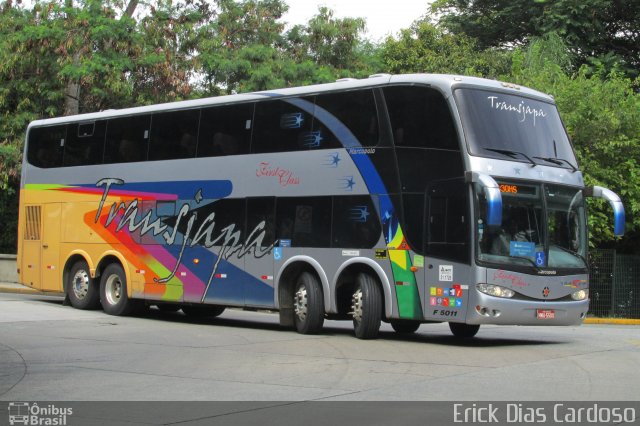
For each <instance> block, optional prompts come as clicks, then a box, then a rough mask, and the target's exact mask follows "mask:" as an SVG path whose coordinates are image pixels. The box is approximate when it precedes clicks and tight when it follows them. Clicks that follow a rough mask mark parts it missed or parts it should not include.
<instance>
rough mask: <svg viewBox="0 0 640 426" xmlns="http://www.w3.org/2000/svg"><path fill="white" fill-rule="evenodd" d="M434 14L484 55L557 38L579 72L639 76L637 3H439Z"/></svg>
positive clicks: (598, 0)
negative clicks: (586, 68) (594, 69)
mask: <svg viewBox="0 0 640 426" xmlns="http://www.w3.org/2000/svg"><path fill="white" fill-rule="evenodd" d="M432 10H433V11H434V12H436V13H437V14H439V15H440V16H441V18H440V22H441V24H442V25H444V27H445V28H447V29H448V30H450V31H451V32H453V33H454V34H465V35H467V36H470V37H473V38H474V39H476V40H477V41H478V44H479V46H480V48H482V49H485V48H489V47H505V46H507V47H513V46H523V45H526V44H528V43H529V42H530V41H531V39H532V38H533V37H540V36H543V35H544V34H547V33H549V32H555V33H557V34H558V35H559V36H560V37H561V38H562V39H563V40H564V41H565V43H566V44H567V47H568V48H569V49H570V50H571V52H572V54H573V55H574V56H575V57H576V59H577V65H578V66H580V65H583V64H588V65H596V64H597V65H607V66H610V67H612V66H617V67H618V68H619V69H621V70H623V71H624V72H625V73H626V74H627V75H628V76H631V77H635V76H638V69H639V68H640V2H638V1H637V0H616V1H612V0H536V1H531V0H438V1H436V2H435V3H434V4H433V6H432ZM611 69H612V68H607V70H611Z"/></svg>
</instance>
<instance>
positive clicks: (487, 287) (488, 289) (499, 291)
mask: <svg viewBox="0 0 640 426" xmlns="http://www.w3.org/2000/svg"><path fill="white" fill-rule="evenodd" d="M476 288H477V289H478V291H479V292H480V293H484V294H488V295H489V296H495V297H504V298H509V297H513V296H514V295H515V294H516V293H515V291H513V290H511V289H509V288H505V287H501V286H499V285H495V284H478V285H476Z"/></svg>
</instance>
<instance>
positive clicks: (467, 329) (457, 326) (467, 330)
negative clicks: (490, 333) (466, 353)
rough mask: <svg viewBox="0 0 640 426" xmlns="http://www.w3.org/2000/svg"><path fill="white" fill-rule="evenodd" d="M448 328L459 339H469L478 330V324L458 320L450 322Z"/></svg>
mask: <svg viewBox="0 0 640 426" xmlns="http://www.w3.org/2000/svg"><path fill="white" fill-rule="evenodd" d="M449 328H450V329H451V332H452V333H453V335H454V336H456V337H459V338H461V339H469V338H471V337H473V336H475V335H476V334H477V333H478V330H480V324H475V325H474V324H463V323H460V322H450V323H449Z"/></svg>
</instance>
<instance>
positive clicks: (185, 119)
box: [149, 110, 200, 160]
mask: <svg viewBox="0 0 640 426" xmlns="http://www.w3.org/2000/svg"><path fill="white" fill-rule="evenodd" d="M199 121H200V110H186V111H172V112H163V113H158V114H154V115H153V119H152V124H151V140H150V142H149V143H150V145H149V146H150V148H149V160H172V159H179V158H193V157H195V156H196V144H197V142H198V123H199Z"/></svg>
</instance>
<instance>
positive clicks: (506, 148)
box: [455, 89, 576, 169]
mask: <svg viewBox="0 0 640 426" xmlns="http://www.w3.org/2000/svg"><path fill="white" fill-rule="evenodd" d="M455 99H456V102H457V104H458V106H459V108H460V113H461V116H462V122H463V126H464V130H465V135H466V139H467V143H468V144H469V150H470V153H471V155H476V156H481V157H489V158H498V159H509V160H516V161H525V162H529V163H535V164H541V165H546V166H552V167H569V168H572V169H576V159H575V156H574V154H573V149H572V148H571V144H570V142H569V138H568V137H567V133H566V132H565V129H564V126H563V125H562V122H561V120H560V116H559V115H558V111H557V109H556V107H555V105H553V104H551V103H546V102H542V101H540V100H536V99H532V98H527V97H523V96H516V95H510V94H505V93H501V92H494V91H488V90H479V89H457V90H456V91H455Z"/></svg>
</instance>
